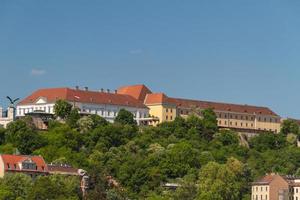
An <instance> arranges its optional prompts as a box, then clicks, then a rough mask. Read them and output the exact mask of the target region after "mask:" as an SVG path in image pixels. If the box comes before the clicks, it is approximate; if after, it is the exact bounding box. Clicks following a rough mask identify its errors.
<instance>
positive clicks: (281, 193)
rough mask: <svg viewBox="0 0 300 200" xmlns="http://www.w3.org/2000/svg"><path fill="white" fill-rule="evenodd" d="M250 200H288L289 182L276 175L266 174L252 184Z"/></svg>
mask: <svg viewBox="0 0 300 200" xmlns="http://www.w3.org/2000/svg"><path fill="white" fill-rule="evenodd" d="M251 199H252V200H275V199H278V200H288V199H289V180H287V179H286V178H285V177H283V176H280V175H278V174H268V175H266V176H264V177H262V178H261V179H259V180H258V181H256V182H253V183H252V189H251Z"/></svg>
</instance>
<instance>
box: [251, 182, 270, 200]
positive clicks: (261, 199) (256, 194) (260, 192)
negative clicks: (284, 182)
mask: <svg viewBox="0 0 300 200" xmlns="http://www.w3.org/2000/svg"><path fill="white" fill-rule="evenodd" d="M251 200H270V187H269V186H268V185H253V186H252V192H251Z"/></svg>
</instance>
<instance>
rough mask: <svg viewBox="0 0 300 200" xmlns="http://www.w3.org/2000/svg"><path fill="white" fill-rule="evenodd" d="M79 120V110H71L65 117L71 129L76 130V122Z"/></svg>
mask: <svg viewBox="0 0 300 200" xmlns="http://www.w3.org/2000/svg"><path fill="white" fill-rule="evenodd" d="M79 119H80V114H79V109H78V108H73V109H72V110H71V112H70V114H69V115H68V116H67V119H66V122H67V124H68V125H69V126H70V127H71V128H77V125H78V124H77V122H78V120H79Z"/></svg>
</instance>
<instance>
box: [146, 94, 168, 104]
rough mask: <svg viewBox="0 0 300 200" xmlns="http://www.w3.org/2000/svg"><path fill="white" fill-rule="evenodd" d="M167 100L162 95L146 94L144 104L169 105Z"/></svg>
mask: <svg viewBox="0 0 300 200" xmlns="http://www.w3.org/2000/svg"><path fill="white" fill-rule="evenodd" d="M168 99H169V98H168V97H167V96H166V95H165V94H164V93H153V94H147V96H146V98H145V102H144V103H145V104H146V105H151V104H160V103H169V100H168Z"/></svg>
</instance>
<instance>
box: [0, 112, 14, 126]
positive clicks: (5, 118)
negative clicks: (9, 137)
mask: <svg viewBox="0 0 300 200" xmlns="http://www.w3.org/2000/svg"><path fill="white" fill-rule="evenodd" d="M14 118H15V108H14V107H8V109H7V110H6V111H3V108H2V107H0V126H3V127H4V128H6V126H7V125H8V124H9V123H10V122H12V121H14Z"/></svg>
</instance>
